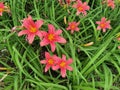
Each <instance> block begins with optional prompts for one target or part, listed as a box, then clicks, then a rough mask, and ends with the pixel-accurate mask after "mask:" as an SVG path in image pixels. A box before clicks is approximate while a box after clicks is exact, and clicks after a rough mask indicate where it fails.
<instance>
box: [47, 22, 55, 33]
mask: <svg viewBox="0 0 120 90" xmlns="http://www.w3.org/2000/svg"><path fill="white" fill-rule="evenodd" d="M48 29H49V31H48V32H49V33H54V32H55V27H54V26H53V25H52V24H48Z"/></svg>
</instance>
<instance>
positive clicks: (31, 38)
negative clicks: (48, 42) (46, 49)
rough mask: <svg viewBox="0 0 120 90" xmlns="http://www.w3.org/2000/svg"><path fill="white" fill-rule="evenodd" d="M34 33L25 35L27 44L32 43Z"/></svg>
mask: <svg viewBox="0 0 120 90" xmlns="http://www.w3.org/2000/svg"><path fill="white" fill-rule="evenodd" d="M34 37H35V34H29V35H28V37H27V40H28V42H29V44H32V42H33V40H34Z"/></svg>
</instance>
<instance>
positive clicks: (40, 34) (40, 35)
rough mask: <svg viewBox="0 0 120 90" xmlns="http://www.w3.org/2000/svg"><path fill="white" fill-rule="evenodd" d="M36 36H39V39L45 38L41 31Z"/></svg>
mask: <svg viewBox="0 0 120 90" xmlns="http://www.w3.org/2000/svg"><path fill="white" fill-rule="evenodd" d="M36 35H37V36H38V37H40V38H42V37H43V36H42V32H41V31H39V30H38V31H37V32H36Z"/></svg>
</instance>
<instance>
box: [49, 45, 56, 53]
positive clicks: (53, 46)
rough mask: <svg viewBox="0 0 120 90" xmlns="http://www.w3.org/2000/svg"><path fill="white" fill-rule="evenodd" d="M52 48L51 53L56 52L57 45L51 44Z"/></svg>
mask: <svg viewBox="0 0 120 90" xmlns="http://www.w3.org/2000/svg"><path fill="white" fill-rule="evenodd" d="M50 46H51V51H52V52H54V51H55V48H56V45H55V43H51V44H50Z"/></svg>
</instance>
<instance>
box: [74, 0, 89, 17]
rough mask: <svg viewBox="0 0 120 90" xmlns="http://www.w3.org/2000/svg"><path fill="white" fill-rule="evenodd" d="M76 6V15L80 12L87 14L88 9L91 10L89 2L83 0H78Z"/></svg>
mask: <svg viewBox="0 0 120 90" xmlns="http://www.w3.org/2000/svg"><path fill="white" fill-rule="evenodd" d="M73 7H74V8H76V9H77V13H76V15H79V14H80V13H82V14H84V15H86V14H87V12H86V10H89V9H90V7H89V6H88V5H87V2H84V3H83V2H82V1H81V0H77V3H76V4H74V5H73Z"/></svg>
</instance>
